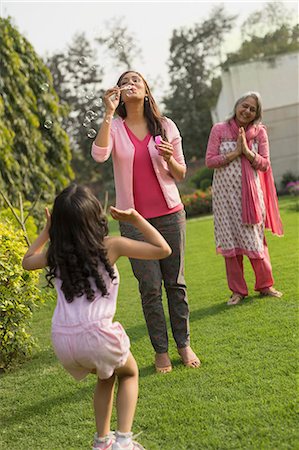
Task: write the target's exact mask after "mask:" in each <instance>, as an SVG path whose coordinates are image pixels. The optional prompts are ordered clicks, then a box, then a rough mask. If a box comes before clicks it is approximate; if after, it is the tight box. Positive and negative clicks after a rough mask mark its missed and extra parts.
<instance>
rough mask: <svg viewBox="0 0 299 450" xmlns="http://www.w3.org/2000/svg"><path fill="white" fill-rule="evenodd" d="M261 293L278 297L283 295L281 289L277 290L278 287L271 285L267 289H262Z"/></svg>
mask: <svg viewBox="0 0 299 450" xmlns="http://www.w3.org/2000/svg"><path fill="white" fill-rule="evenodd" d="M260 294H261V295H264V296H268V297H276V298H281V297H282V296H283V293H282V292H280V291H277V290H276V289H274V287H269V288H267V289H263V290H262V291H260Z"/></svg>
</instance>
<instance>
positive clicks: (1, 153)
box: [0, 19, 73, 202]
mask: <svg viewBox="0 0 299 450" xmlns="http://www.w3.org/2000/svg"><path fill="white" fill-rule="evenodd" d="M0 60H1V74H0V188H1V189H2V190H3V191H4V192H5V193H6V194H7V196H8V197H9V198H10V200H11V201H15V200H16V199H17V198H18V195H19V194H18V193H19V192H21V193H22V194H23V196H24V197H25V199H27V200H29V201H33V200H34V199H35V198H36V196H37V195H38V193H39V192H41V193H42V194H41V198H42V200H44V201H46V202H50V201H52V199H53V196H54V194H55V192H56V191H57V190H61V189H62V188H63V187H64V186H65V185H66V184H67V183H68V182H69V180H70V179H71V178H72V176H73V172H72V169H71V167H70V160H71V152H70V147H69V140H68V136H67V134H66V133H65V131H64V130H63V128H62V127H61V120H62V118H63V115H64V114H65V110H64V108H63V107H62V106H61V105H60V103H59V99H58V97H57V94H56V92H55V90H54V88H53V83H52V77H51V74H50V72H49V70H48V69H47V68H46V66H45V65H44V63H43V62H42V60H41V59H40V58H39V57H38V55H37V54H36V53H35V51H34V49H33V47H32V46H31V45H30V43H29V42H28V41H27V40H26V39H25V38H24V37H23V36H22V35H21V34H20V33H19V32H18V31H17V29H16V28H15V27H13V25H12V24H11V22H10V19H0Z"/></svg>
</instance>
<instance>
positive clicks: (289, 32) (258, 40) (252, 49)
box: [223, 25, 299, 68]
mask: <svg viewBox="0 0 299 450" xmlns="http://www.w3.org/2000/svg"><path fill="white" fill-rule="evenodd" d="M298 34H299V26H298V25H295V26H293V27H290V26H287V25H282V26H281V28H279V29H278V30H275V31H273V32H271V33H268V34H266V35H265V36H263V37H259V36H252V37H251V39H250V40H245V41H244V42H243V43H242V45H241V47H240V49H239V50H238V51H237V52H236V53H229V54H228V56H227V60H226V61H225V63H224V64H223V68H227V67H229V66H230V65H231V64H234V63H239V62H246V61H253V60H256V59H261V60H263V59H265V58H271V57H273V56H275V55H280V54H283V53H289V52H295V51H298V50H299V42H298Z"/></svg>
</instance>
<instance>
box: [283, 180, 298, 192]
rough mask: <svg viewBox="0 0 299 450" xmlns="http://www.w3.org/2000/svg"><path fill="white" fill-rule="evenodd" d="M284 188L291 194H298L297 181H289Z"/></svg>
mask: <svg viewBox="0 0 299 450" xmlns="http://www.w3.org/2000/svg"><path fill="white" fill-rule="evenodd" d="M286 188H287V190H288V191H289V193H290V194H291V195H299V181H290V182H289V183H288V184H287V185H286Z"/></svg>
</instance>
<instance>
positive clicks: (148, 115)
mask: <svg viewBox="0 0 299 450" xmlns="http://www.w3.org/2000/svg"><path fill="white" fill-rule="evenodd" d="M131 72H133V73H136V75H138V76H139V77H140V78H141V79H142V81H143V83H144V86H145V99H144V116H145V119H146V122H147V127H148V130H149V132H150V134H151V135H152V136H154V137H155V136H159V135H160V136H162V138H163V139H164V140H167V136H166V134H165V130H164V129H163V126H162V121H163V119H164V117H163V116H162V115H161V113H160V111H159V108H158V106H157V103H156V102H155V99H154V97H153V95H152V93H151V91H150V88H149V85H148V84H147V82H146V81H145V79H144V77H143V76H142V75H141V73H139V72H136V70H127V71H126V72H124V73H123V74H121V76H120V77H119V79H118V81H117V86H120V85H121V80H122V79H123V77H124V76H125V75H127V74H128V73H131ZM115 112H116V114H118V115H119V116H120V117H121V118H122V119H124V118H125V117H127V111H126V105H125V104H124V103H123V102H120V103H119V105H118V107H117V108H116V110H115Z"/></svg>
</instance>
